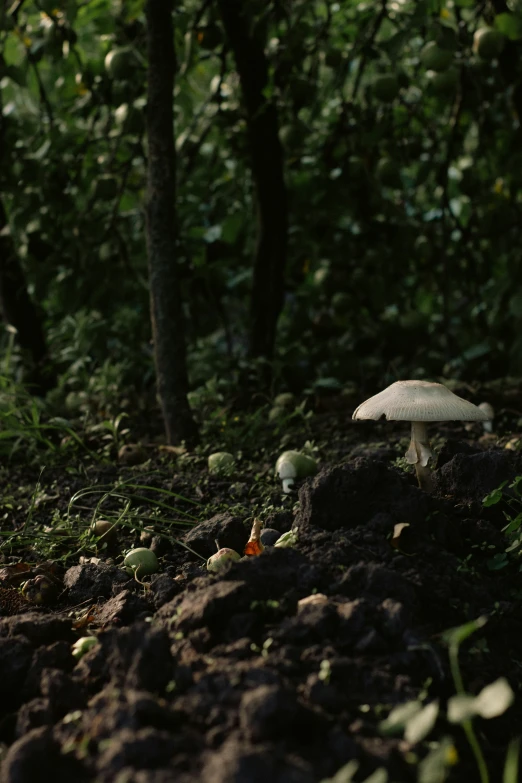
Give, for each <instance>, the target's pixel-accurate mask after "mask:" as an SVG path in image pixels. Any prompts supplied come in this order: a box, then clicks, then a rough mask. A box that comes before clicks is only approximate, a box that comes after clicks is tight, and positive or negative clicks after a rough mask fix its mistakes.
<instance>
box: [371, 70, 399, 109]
mask: <svg viewBox="0 0 522 783" xmlns="http://www.w3.org/2000/svg"><path fill="white" fill-rule="evenodd" d="M399 89H400V87H399V81H398V79H397V77H396V76H393V74H383V75H382V76H377V77H376V78H375V79H374V80H373V82H372V92H373V94H374V96H375V97H376V98H377V99H378V100H379V101H383V102H384V103H390V102H391V101H393V100H395V98H396V97H397V95H398V94H399Z"/></svg>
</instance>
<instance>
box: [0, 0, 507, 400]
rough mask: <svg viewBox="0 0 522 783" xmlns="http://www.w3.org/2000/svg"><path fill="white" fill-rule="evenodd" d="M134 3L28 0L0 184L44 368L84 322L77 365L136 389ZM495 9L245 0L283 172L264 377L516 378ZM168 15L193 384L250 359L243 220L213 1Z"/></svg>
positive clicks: (241, 122)
mask: <svg viewBox="0 0 522 783" xmlns="http://www.w3.org/2000/svg"><path fill="white" fill-rule="evenodd" d="M143 6H144V4H143V2H142V0H134V2H125V3H124V2H122V1H121V0H93V1H92V2H89V3H80V2H76V0H60V1H59V2H58V0H57V1H56V2H53V1H52V0H49V2H47V0H45V2H44V1H43V0H38V2H37V1H36V0H27V2H25V3H23V4H22V5H16V6H13V7H12V8H11V9H10V11H4V12H3V14H4V24H3V25H2V30H3V32H2V34H1V36H0V52H1V54H2V60H1V61H0V86H1V101H2V109H3V117H4V121H5V134H4V147H5V156H4V163H3V165H2V169H1V174H0V185H1V190H2V194H3V197H2V198H3V201H4V203H5V207H6V210H7V213H8V218H9V229H10V231H11V234H12V236H13V237H14V240H15V244H16V247H17V249H18V252H19V254H20V256H21V257H22V260H23V264H24V267H25V270H26V273H27V276H28V279H29V282H30V288H31V292H32V293H33V296H34V297H35V299H36V300H37V301H38V302H39V303H40V304H41V305H42V307H43V308H44V310H45V314H46V319H47V326H48V329H49V331H50V334H51V343H52V347H53V350H54V352H55V353H56V352H57V354H58V363H59V368H60V369H62V370H64V369H66V367H67V366H68V363H69V365H73V364H74V362H76V361H78V359H79V358H80V357H79V356H78V355H76V356H75V357H74V358H73V356H72V355H70V354H67V350H66V345H67V343H71V345H73V346H74V341H75V339H76V337H75V329H76V327H77V323H76V326H75V325H74V323H73V322H74V321H76V322H77V320H78V318H80V317H82V318H84V319H85V320H86V321H92V322H93V324H95V325H96V327H97V329H96V330H94V326H93V330H94V331H96V336H95V339H93V342H92V344H91V345H89V350H88V351H87V353H86V354H85V355H84V358H85V360H86V362H87V364H86V365H85V367H84V370H83V372H84V373H85V374H86V375H87V374H88V375H89V376H91V375H92V374H93V372H95V371H96V368H101V367H103V365H104V362H106V361H109V363H110V364H111V365H113V364H114V363H117V364H120V366H121V367H122V377H121V378H120V379H119V381H118V382H119V383H127V384H132V385H139V384H140V383H141V384H143V382H144V383H145V385H147V384H148V383H150V381H151V379H152V360H151V351H150V326H149V318H148V292H147V284H146V278H147V265H146V252H145V242H144V200H145V187H146V176H145V175H146V147H145V143H144V142H145V140H146V139H145V114H144V108H145V95H146V65H147V62H146V40H145V32H146V31H145V19H144V12H143ZM283 6H284V7H283ZM508 6H509V12H506V13H502V14H499V15H497V16H495V15H494V14H493V13H492V12H491V10H490V8H489V6H488V7H486V6H484V5H479V4H477V3H475V2H474V1H473V0H459V2H455V3H453V4H445V3H439V2H431V1H430V2H428V1H427V0H426V1H425V2H419V0H406V2H401V3H397V4H387V5H386V8H385V10H384V11H383V7H382V5H381V4H380V3H334V4H325V3H323V2H319V1H317V2H316V0H314V1H313V2H306V3H305V2H304V1H303V0H299V1H297V2H295V3H291V4H290V3H288V4H283V5H281V4H279V3H272V2H269V3H264V4H262V3H257V2H253V1H252V2H249V3H247V4H246V6H245V8H246V13H248V14H249V18H250V20H251V26H252V29H253V30H255V31H256V34H258V35H260V36H262V37H263V38H264V39H265V40H266V51H267V56H268V59H269V69H270V85H269V88H268V95H269V98H270V99H271V100H272V101H273V102H274V103H275V104H276V105H277V109H278V116H279V123H280V137H281V141H282V145H283V152H284V156H285V170H286V181H287V185H288V189H289V202H290V226H289V261H288V270H287V296H286V300H285V307H284V312H283V315H282V318H281V320H280V329H279V335H278V345H277V367H278V368H281V374H280V376H279V379H280V381H281V383H282V384H285V385H287V386H290V385H291V386H292V388H293V389H294V390H300V389H302V388H304V387H305V386H306V385H307V384H309V383H311V382H313V381H314V380H316V379H317V378H325V377H334V378H336V379H337V380H338V381H339V383H340V384H341V385H342V384H344V383H345V382H346V381H348V380H351V379H354V378H359V377H361V376H364V377H366V378H368V377H372V376H374V375H377V376H379V378H380V380H381V381H383V380H384V381H385V380H386V377H384V378H383V376H386V374H387V373H388V374H389V375H392V376H393V377H396V375H397V374H413V373H415V374H417V375H418V376H419V377H423V376H428V375H438V374H451V375H453V376H461V377H462V376H466V375H473V376H475V377H477V376H482V377H485V376H487V375H491V374H494V375H498V374H501V373H506V372H507V371H509V372H511V373H520V372H522V337H520V325H521V319H522V308H521V306H520V301H519V299H520V294H519V293H518V292H517V290H516V289H515V288H514V287H513V281H514V280H516V279H518V277H519V276H520V268H519V267H520V262H519V254H518V250H517V247H518V226H519V225H520V217H521V215H520V211H521V198H522V197H521V195H520V194H521V193H522V188H521V179H520V177H521V175H520V172H521V171H522V157H521V156H522V152H521V150H520V145H519V144H518V136H517V134H518V120H517V119H516V118H517V116H518V115H520V114H521V113H522V104H517V100H518V99H517V97H516V96H517V91H515V92H513V90H512V89H511V84H514V83H516V82H517V81H518V80H519V79H520V77H521V76H522V70H521V69H522V60H521V58H520V52H519V41H520V40H522V11H521V9H520V7H519V6H518V5H517V4H508ZM175 28H176V46H177V56H178V74H177V83H176V94H175V135H176V148H177V151H178V186H179V191H178V204H177V208H178V226H179V248H178V258H177V260H176V263H178V264H179V269H180V275H181V277H182V285H183V291H184V296H185V302H186V304H185V309H186V316H187V323H188V340H189V361H190V368H191V380H192V383H193V385H194V387H199V386H200V385H201V384H204V383H205V382H206V381H207V380H208V379H209V378H211V377H213V376H214V375H216V374H224V373H225V372H228V370H229V368H237V367H238V365H239V363H240V362H242V361H243V360H244V356H245V351H246V342H247V341H246V336H245V335H246V332H247V321H248V295H249V292H250V290H251V285H252V274H251V258H252V252H253V248H254V241H255V230H256V215H255V204H254V202H253V197H252V185H251V177H250V158H249V147H248V139H247V135H246V124H245V118H244V112H243V109H242V105H241V90H240V85H239V84H238V79H237V75H236V72H235V70H234V63H233V61H232V58H231V55H230V52H229V48H228V43H227V41H226V38H225V34H224V30H223V28H222V25H221V21H220V19H219V17H218V15H217V11H216V7H215V4H204V3H199V2H196V1H195V0H186V1H185V2H184V3H180V4H178V5H177V7H176V12H175ZM504 55H505V56H506V57H507V56H508V55H509V60H508V61H507V62H508V67H507V66H506V64H505V63H504V61H503V57H504ZM6 161H9V163H8V164H6ZM339 293H342V295H343V297H344V298H343V300H342V306H339V302H338V299H337V298H336V297H337V295H338V294H339ZM80 314H82V315H81V316H80ZM71 319H73V321H71ZM75 353H76V354H77V352H76V350H75V349H73V350H72V351H71V354H73V355H74V354H75ZM102 372H106V371H102ZM73 377H74V372H72V375H71V378H73ZM67 383H68V385H73V386H74V385H75V383H73V382H72V381H71V382H69V381H67Z"/></svg>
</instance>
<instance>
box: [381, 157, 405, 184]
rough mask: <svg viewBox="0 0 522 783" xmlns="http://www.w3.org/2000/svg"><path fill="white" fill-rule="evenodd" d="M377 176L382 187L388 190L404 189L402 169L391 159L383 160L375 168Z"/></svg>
mask: <svg viewBox="0 0 522 783" xmlns="http://www.w3.org/2000/svg"><path fill="white" fill-rule="evenodd" d="M375 175H376V177H377V179H378V180H379V182H380V183H381V185H384V186H385V187H387V188H400V187H402V181H401V173H400V169H399V167H398V166H397V164H396V163H395V161H393V160H392V159H391V158H381V159H380V160H379V162H378V163H377V166H376V168H375Z"/></svg>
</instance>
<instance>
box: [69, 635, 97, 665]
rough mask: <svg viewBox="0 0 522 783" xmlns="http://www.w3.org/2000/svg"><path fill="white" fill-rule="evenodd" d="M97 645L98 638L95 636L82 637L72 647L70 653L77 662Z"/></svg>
mask: <svg viewBox="0 0 522 783" xmlns="http://www.w3.org/2000/svg"><path fill="white" fill-rule="evenodd" d="M97 644H98V638H97V637H96V636H82V637H81V639H78V640H77V641H76V642H75V643H74V644H73V646H72V649H71V653H72V656H73V658H76V660H77V661H79V660H80V658H83V656H84V655H85V653H87V652H89V650H91V649H92V648H93V647H96V645H97Z"/></svg>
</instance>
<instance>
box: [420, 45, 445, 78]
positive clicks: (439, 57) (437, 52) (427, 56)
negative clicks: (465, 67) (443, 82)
mask: <svg viewBox="0 0 522 783" xmlns="http://www.w3.org/2000/svg"><path fill="white" fill-rule="evenodd" d="M420 59H421V63H422V64H423V65H424V67H425V68H427V70H429V71H445V70H446V68H449V67H450V65H451V63H452V62H453V54H452V53H451V52H450V51H449V49H441V48H440V46H437V44H436V43H435V41H430V42H429V43H427V44H426V46H425V47H424V49H423V50H422V52H421V53H420Z"/></svg>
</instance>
